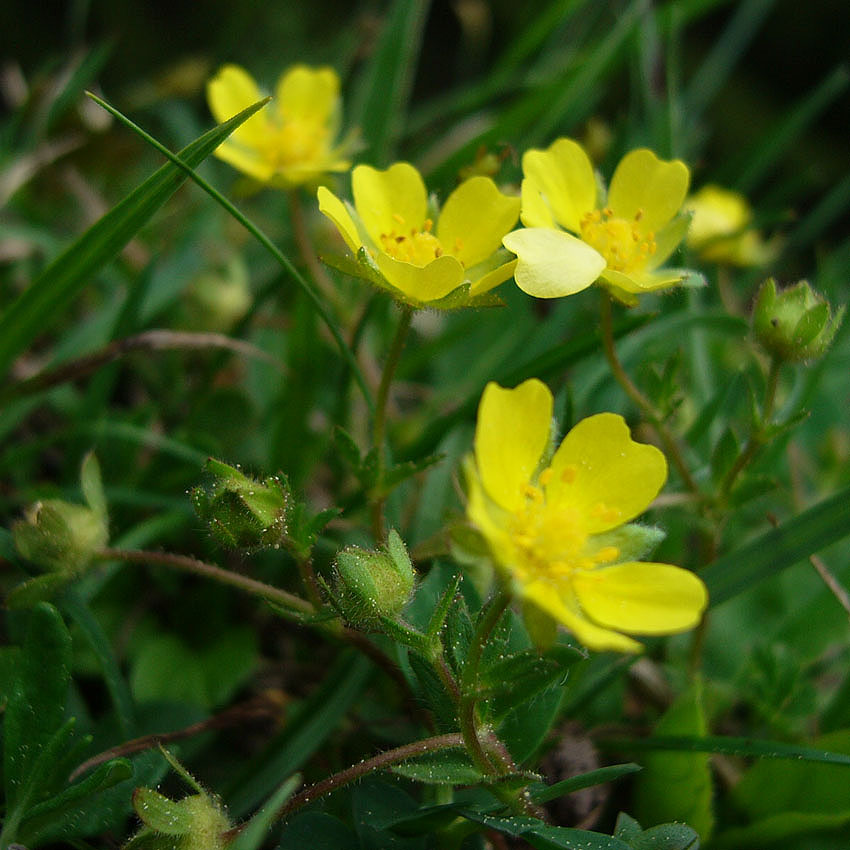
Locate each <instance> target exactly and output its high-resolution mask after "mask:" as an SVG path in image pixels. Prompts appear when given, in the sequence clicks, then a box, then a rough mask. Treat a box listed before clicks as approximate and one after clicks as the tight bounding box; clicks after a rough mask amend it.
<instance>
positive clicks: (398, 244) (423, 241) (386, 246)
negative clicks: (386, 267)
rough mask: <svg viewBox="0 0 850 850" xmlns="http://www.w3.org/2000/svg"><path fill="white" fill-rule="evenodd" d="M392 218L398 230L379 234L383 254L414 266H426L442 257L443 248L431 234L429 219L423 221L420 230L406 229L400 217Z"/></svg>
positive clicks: (432, 224)
mask: <svg viewBox="0 0 850 850" xmlns="http://www.w3.org/2000/svg"><path fill="white" fill-rule="evenodd" d="M393 218H394V219H395V220H396V221H398V223H399V229H398V230H396V229H395V228H393V229H392V230H391V231H389V233H382V234H381V248H382V249H383V250H384V252H385V253H387V254H389V255H390V256H391V257H394V258H395V259H396V260H402V261H403V262H405V263H412V264H413V265H415V266H424V265H427V264H428V263H430V262H431V260H435V259H436V258H437V257H441V256H442V255H443V246H442V245H441V244H440V241H439V239H437V237H436V236H434V234H433V233H431V230H432V228H433V226H434V223H433V222H432V221H431V219H430V218H426V219H425V222H424V223H423V225H422V229H421V230H417V229H416V228H415V227H410V228H406V227H405V221H404V219H403V218H402V217H401V216H400V215H394V216H393Z"/></svg>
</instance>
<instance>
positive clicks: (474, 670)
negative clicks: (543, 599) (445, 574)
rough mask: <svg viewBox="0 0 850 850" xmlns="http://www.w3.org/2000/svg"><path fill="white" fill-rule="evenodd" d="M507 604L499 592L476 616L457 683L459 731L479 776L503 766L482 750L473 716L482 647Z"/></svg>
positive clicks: (495, 771) (508, 599)
mask: <svg viewBox="0 0 850 850" xmlns="http://www.w3.org/2000/svg"><path fill="white" fill-rule="evenodd" d="M510 601H511V598H510V596H509V595H508V594H507V593H505V592H504V591H503V590H501V589H500V590H499V592H498V593H497V594H496V596H494V597H493V599H491V600H490V603H489V604H488V606H487V608H486V609H485V610H484V611H483V613H482V614H481V616H480V617H479V619H478V624H477V626H476V628H475V633H474V634H473V636H472V641H471V642H470V645H469V654H468V655H467V657H466V660H465V662H464V665H463V677H462V679H461V684H460V704H459V706H458V720H459V721H460V731H461V733H462V734H463V740H464V742H465V743H466V748H467V750H468V751H469V755H470V757H471V758H472V760H473V761H474V762H475V765H476V767H478V769H479V770H481V771H482V772H483V773H487V774H490V775H498V774H500V773H501V772H502V770H503V768H505V767H506V765H505V764H504V759H503V758H498V757H497V758H496V759H495V760H494V758H493V756H494V753H492V752H487V751H485V749H484V745H483V744H482V743H481V737H480V736H479V733H478V724H477V719H476V716H475V715H476V708H477V704H478V672H479V667H480V665H481V656H482V655H483V653H484V646H485V644H486V643H487V640H488V638H489V637H490V635H491V634H492V632H493V629H494V628H496V624H497V623H498V622H499V620H500V619H501V618H502V615H503V614H504V613H505V611H506V609H507V607H508V605H509V604H510ZM495 755H496V756H498V755H499V754H498V753H496V754H495ZM497 762H498V763H497Z"/></svg>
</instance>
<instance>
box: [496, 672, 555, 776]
mask: <svg viewBox="0 0 850 850" xmlns="http://www.w3.org/2000/svg"><path fill="white" fill-rule="evenodd" d="M559 675H563V673H560V674H559ZM562 695H563V688H561V687H560V686H558V685H555V686H553V687H549V688H547V689H546V690H544V691H541V692H540V693H538V694H536V695H535V696H534V697H532V698H531V699H530V700H526V701H525V702H522V703H520V704H519V705H516V706H514V707H513V708H512V709H511V710H510V711H508V712H507V713H506V715H505V718H504V720H503V721H502V723H501V724H500V726H499V728H498V730H497V731H498V734H499V737H500V738H501V739H502V741H503V742H504V744H505V746H506V747H507V748H508V750H510V753H511V755H512V756H513V758H514V761H516V763H517V764H522V763H523V762H525V761H526V760H527V759H529V758H531V757H532V756H533V755H534V753H535V752H536V751H537V749H538V747H539V746H540V745H541V744H542V743H543V741H544V740H545V738H546V736H547V735H548V734H549V730H550V729H551V728H552V724H553V723H554V722H555V720H556V719H557V717H558V708H559V706H560V705H561V696H562Z"/></svg>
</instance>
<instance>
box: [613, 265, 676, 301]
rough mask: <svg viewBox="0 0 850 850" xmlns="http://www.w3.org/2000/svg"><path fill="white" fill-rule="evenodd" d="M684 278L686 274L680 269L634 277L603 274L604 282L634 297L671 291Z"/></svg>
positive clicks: (643, 273) (633, 275)
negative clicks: (660, 291)
mask: <svg viewBox="0 0 850 850" xmlns="http://www.w3.org/2000/svg"><path fill="white" fill-rule="evenodd" d="M683 277H684V273H683V272H682V271H681V270H679V269H661V271H658V272H651V271H645V272H640V273H639V274H632V275H626V274H623V273H622V272H615V271H613V270H612V269H605V271H604V272H603V273H602V280H603V281H604V282H605V283H608V284H610V285H611V287H612V288H614V289H616V290H618V291H620V292H625V293H629V294H633V295H640V294H641V293H646V292H658V291H659V290H661V289H669V288H670V287H671V286H676V285H678V284H680V283H681V282H682V278H683Z"/></svg>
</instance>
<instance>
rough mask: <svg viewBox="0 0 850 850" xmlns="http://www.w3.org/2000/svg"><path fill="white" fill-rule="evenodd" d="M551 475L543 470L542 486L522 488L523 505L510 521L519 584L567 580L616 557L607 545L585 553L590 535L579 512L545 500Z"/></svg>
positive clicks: (612, 549)
mask: <svg viewBox="0 0 850 850" xmlns="http://www.w3.org/2000/svg"><path fill="white" fill-rule="evenodd" d="M551 475H552V471H551V469H545V470H544V471H543V472H542V473H541V475H540V485H541V486H537V485H535V484H526V485H525V487H524V488H523V496H524V502H523V505H522V507H521V508H520V509H519V510H517V511H516V512H515V513H514V514H513V516H512V517H511V520H510V537H511V539H512V541H513V543H514V545H515V546H516V550H517V555H518V557H516V558H515V559H514V569H515V570H516V572H517V573H518V575H517V578H518V579H519V580H520V581H528V580H534V579H538V580H540V579H542V580H544V581H559V580H561V581H563V580H569V579H570V577H571V576H572V574H573V573H574V572H575V571H576V570H590V569H594V568H595V567H597V566H599V565H600V564H602V563H609V562H611V561H614V560H616V558H617V557H618V556H619V552H618V551H617V550H616V549H614V548H613V547H610V546H607V547H604V548H602V549H600V550H599V551H597V552H595V553H593V554H588V553H587V546H586V544H587V540H588V537H589V534H588V532H587V529H586V524H585V522H584V517H583V515H582V512H581V511H580V510H579V509H578V508H576V507H574V506H572V505H558V504H553V503H552V502H549V501H547V499H546V493H545V489H544V488H545V485H546V483H547V482H548V481H549V480H550V479H551ZM601 507H603V508H604V506H601Z"/></svg>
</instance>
